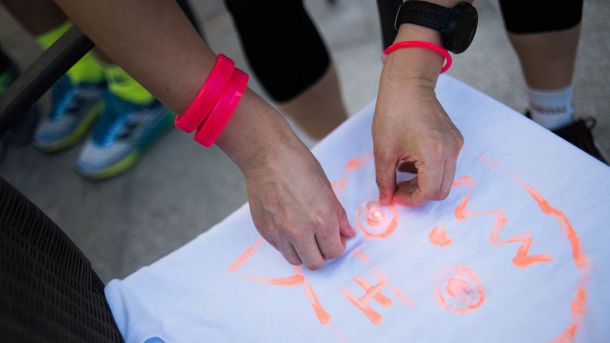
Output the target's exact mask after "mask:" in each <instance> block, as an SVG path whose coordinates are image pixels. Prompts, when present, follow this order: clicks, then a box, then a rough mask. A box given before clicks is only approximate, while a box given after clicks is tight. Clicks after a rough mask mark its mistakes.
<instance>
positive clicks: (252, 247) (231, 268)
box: [229, 237, 264, 272]
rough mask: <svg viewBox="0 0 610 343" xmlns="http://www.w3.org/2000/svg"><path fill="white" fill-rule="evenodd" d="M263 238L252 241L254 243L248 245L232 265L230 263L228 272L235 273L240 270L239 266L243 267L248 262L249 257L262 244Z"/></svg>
mask: <svg viewBox="0 0 610 343" xmlns="http://www.w3.org/2000/svg"><path fill="white" fill-rule="evenodd" d="M263 241H264V240H263V238H262V237H259V238H258V239H257V240H255V241H254V243H252V245H250V246H249V247H248V248H247V249H246V251H244V253H243V254H241V255H239V257H237V258H236V259H235V261H233V263H231V264H230V265H229V272H235V271H237V270H238V269H239V268H241V266H243V265H244V264H245V263H246V262H248V260H249V259H250V257H252V255H254V253H255V252H256V249H257V248H258V246H259V245H261V244H262V243H263Z"/></svg>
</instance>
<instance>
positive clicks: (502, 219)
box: [454, 192, 553, 268]
mask: <svg viewBox="0 0 610 343" xmlns="http://www.w3.org/2000/svg"><path fill="white" fill-rule="evenodd" d="M471 197H472V192H470V193H468V194H467V195H466V196H465V197H464V199H462V201H460V202H459V203H458V205H457V206H456V208H455V213H454V216H455V219H456V220H458V221H464V220H466V219H468V218H470V217H477V216H491V217H494V218H495V223H494V225H493V227H492V229H491V234H490V237H489V240H490V242H491V244H492V245H494V246H500V245H503V244H513V243H517V244H520V246H519V249H518V250H517V253H516V254H515V257H514V258H513V261H512V262H513V264H514V265H515V266H517V267H520V268H527V267H529V266H531V265H533V264H536V263H546V262H549V261H552V259H553V258H552V257H551V256H550V255H541V254H540V255H529V250H530V248H531V246H532V242H533V237H532V235H531V234H527V233H526V234H520V235H518V236H515V237H511V238H509V239H506V240H502V239H501V238H500V235H501V233H502V230H504V227H505V226H506V222H507V221H508V219H507V218H506V214H505V213H504V211H503V210H491V211H471V210H468V209H467V206H468V203H469V202H470V198H471Z"/></svg>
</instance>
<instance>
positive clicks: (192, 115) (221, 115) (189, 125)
mask: <svg viewBox="0 0 610 343" xmlns="http://www.w3.org/2000/svg"><path fill="white" fill-rule="evenodd" d="M247 86H248V75H247V74H246V73H244V72H243V71H241V70H239V69H237V68H235V63H234V62H233V61H232V60H231V59H230V58H229V57H227V56H225V55H223V54H219V55H218V57H217V58H216V64H215V65H214V68H213V69H212V71H211V72H210V75H209V76H208V78H207V80H206V81H205V83H204V84H203V86H202V87H201V90H200V91H199V93H198V94H197V96H196V97H195V99H193V102H191V104H190V105H189V107H188V108H187V109H186V111H184V113H183V114H182V115H179V116H178V117H176V121H175V124H176V127H178V128H179V129H181V130H182V131H184V132H186V133H191V132H193V131H195V130H197V133H196V134H195V141H197V142H199V143H201V144H202V145H204V146H206V147H209V146H211V145H213V144H214V142H215V141H216V139H217V138H218V136H220V134H221V133H222V130H223V129H224V128H225V126H226V125H227V123H228V122H229V119H231V116H232V115H233V112H234V111H235V108H236V107H237V104H238V103H239V100H240V99H241V96H242V94H243V93H244V91H245V90H246V87H247Z"/></svg>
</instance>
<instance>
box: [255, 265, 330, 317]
mask: <svg viewBox="0 0 610 343" xmlns="http://www.w3.org/2000/svg"><path fill="white" fill-rule="evenodd" d="M246 278H248V279H249V280H251V281H255V282H260V283H265V284H268V285H274V286H297V285H304V287H305V295H306V296H307V298H308V299H309V301H310V303H311V307H312V309H313V311H314V313H315V314H316V317H317V318H318V321H319V322H320V324H322V325H328V324H330V315H329V314H328V312H326V310H325V309H324V307H322V303H320V300H319V299H318V296H317V295H316V293H315V291H314V289H313V287H312V286H311V284H310V283H309V282H307V279H306V278H305V275H303V272H302V271H301V267H295V268H294V275H291V276H288V277H284V278H265V277H261V276H258V275H247V276H246Z"/></svg>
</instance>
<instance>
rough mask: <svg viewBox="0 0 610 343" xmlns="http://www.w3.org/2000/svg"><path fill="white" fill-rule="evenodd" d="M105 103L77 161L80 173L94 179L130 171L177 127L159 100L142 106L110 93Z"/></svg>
mask: <svg viewBox="0 0 610 343" xmlns="http://www.w3.org/2000/svg"><path fill="white" fill-rule="evenodd" d="M104 103H105V105H106V108H105V110H104V112H103V113H102V115H101V117H100V118H99V120H98V121H97V122H96V123H95V126H94V128H93V131H92V132H91V135H90V136H89V137H88V139H87V141H86V143H85V146H84V147H83V149H82V151H81V153H80V156H79V157H78V160H77V161H76V170H77V172H78V173H79V174H81V175H82V176H84V177H85V178H88V179H93V180H100V179H106V178H110V177H113V176H116V175H118V174H121V173H123V172H125V171H127V170H128V169H129V168H131V167H132V166H133V165H135V163H136V162H137V161H138V160H139V159H140V157H141V156H142V154H143V153H144V151H146V149H147V148H148V147H150V146H151V145H152V143H154V142H155V141H157V140H158V139H159V138H160V137H161V136H162V135H163V134H164V133H166V132H168V131H169V130H171V128H172V127H173V120H174V116H173V114H172V113H171V112H170V111H169V110H168V109H167V108H166V107H165V106H163V105H162V104H161V103H160V102H159V101H157V100H154V101H153V102H152V103H151V104H149V105H138V104H134V103H132V102H128V101H125V100H123V99H121V98H119V97H118V96H116V95H114V94H112V93H110V92H106V93H105V94H104Z"/></svg>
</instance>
